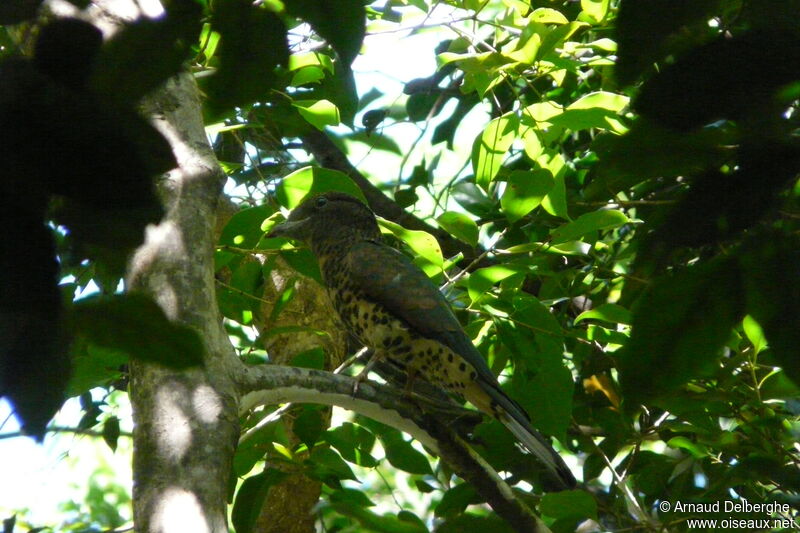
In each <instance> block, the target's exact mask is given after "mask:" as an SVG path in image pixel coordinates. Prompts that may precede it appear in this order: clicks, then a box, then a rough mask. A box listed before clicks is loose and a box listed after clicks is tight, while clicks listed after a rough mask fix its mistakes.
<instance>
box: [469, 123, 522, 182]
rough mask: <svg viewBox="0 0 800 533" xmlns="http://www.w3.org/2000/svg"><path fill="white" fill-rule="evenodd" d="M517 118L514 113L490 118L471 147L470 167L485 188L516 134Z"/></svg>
mask: <svg viewBox="0 0 800 533" xmlns="http://www.w3.org/2000/svg"><path fill="white" fill-rule="evenodd" d="M518 128H519V119H518V117H517V115H516V114H515V113H506V114H505V115H503V116H502V117H498V118H496V119H494V120H492V121H491V122H490V123H489V125H488V126H486V128H485V129H484V130H483V133H481V134H480V135H479V136H478V138H477V139H475V144H474V145H473V147H472V168H473V170H474V171H475V181H476V183H477V184H478V185H480V186H481V187H483V189H484V190H487V189H488V187H489V183H490V182H491V181H492V180H493V179H494V177H495V176H496V175H497V172H498V171H499V170H500V167H501V166H502V164H503V161H504V160H505V158H506V152H508V149H509V148H510V147H511V144H512V143H513V142H514V139H515V138H516V136H517V133H518Z"/></svg>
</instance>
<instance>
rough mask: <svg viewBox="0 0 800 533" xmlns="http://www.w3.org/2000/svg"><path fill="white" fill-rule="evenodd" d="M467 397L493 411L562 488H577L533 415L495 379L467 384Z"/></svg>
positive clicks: (478, 406)
mask: <svg viewBox="0 0 800 533" xmlns="http://www.w3.org/2000/svg"><path fill="white" fill-rule="evenodd" d="M465 392H466V397H467V399H468V400H469V401H470V402H471V403H472V404H473V405H475V406H476V407H477V408H478V409H480V410H482V411H484V412H486V413H490V414H493V415H494V416H495V418H497V419H498V420H499V421H500V422H502V423H503V425H504V426H506V427H507V428H508V430H509V431H511V433H513V434H514V436H515V437H516V438H517V440H518V441H519V442H520V444H522V445H523V446H524V447H525V448H526V449H527V450H528V451H529V452H531V453H532V454H533V455H534V456H535V457H536V458H537V459H538V460H539V462H540V463H541V464H542V466H544V467H545V468H546V469H547V472H548V473H549V474H550V477H551V478H552V479H553V481H554V482H556V483H557V487H558V489H559V490H565V489H571V488H574V487H575V485H576V484H577V481H576V480H575V476H573V475H572V472H571V471H570V469H569V467H568V466H567V464H566V463H565V462H564V460H563V459H562V458H561V456H560V455H558V453H557V452H556V451H555V450H554V449H553V447H552V446H551V445H550V442H549V441H548V440H547V439H545V438H544V437H543V436H542V434H541V433H539V432H538V431H536V430H535V429H533V427H532V426H531V424H530V421H529V420H530V418H529V417H528V414H527V413H526V412H525V410H524V409H523V408H522V406H521V405H519V404H518V403H517V402H515V401H514V400H512V399H511V398H510V397H509V396H508V395H507V394H506V393H505V392H504V391H503V390H502V389H501V388H500V386H499V385H498V384H496V383H488V382H486V381H485V380H478V381H477V382H476V383H475V387H474V388H473V387H468V388H467V390H466V391H465Z"/></svg>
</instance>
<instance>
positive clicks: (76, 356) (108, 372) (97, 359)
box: [66, 341, 128, 397]
mask: <svg viewBox="0 0 800 533" xmlns="http://www.w3.org/2000/svg"><path fill="white" fill-rule="evenodd" d="M71 350H72V373H71V375H70V377H69V384H68V385H67V390H66V397H71V396H77V395H78V394H81V393H83V392H86V391H88V390H89V389H93V388H94V387H101V386H104V385H107V384H108V383H110V382H111V381H113V380H115V379H118V378H119V377H120V376H121V375H122V371H121V370H120V367H122V365H124V364H126V363H127V362H128V356H127V354H126V353H124V352H120V351H117V350H114V349H106V348H103V347H101V346H97V345H95V344H90V343H87V342H85V341H74V342H73V343H72V346H71Z"/></svg>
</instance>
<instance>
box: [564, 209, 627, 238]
mask: <svg viewBox="0 0 800 533" xmlns="http://www.w3.org/2000/svg"><path fill="white" fill-rule="evenodd" d="M628 222H630V219H629V218H628V217H627V216H626V215H625V213H623V212H622V211H618V210H616V209H604V210H601V211H592V212H589V213H585V214H583V215H581V216H579V217H578V218H576V219H575V220H573V221H572V222H567V223H566V224H564V225H563V226H561V227H559V228H556V229H554V230H553V231H552V233H551V234H550V237H551V239H552V242H553V244H558V243H562V242H567V241H573V240H575V239H577V238H578V237H582V236H584V235H586V234H587V233H591V232H593V231H602V230H608V229H613V228H618V227H620V226H622V225H623V224H627V223H628Z"/></svg>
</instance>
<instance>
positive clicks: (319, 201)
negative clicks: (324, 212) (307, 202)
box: [314, 196, 328, 207]
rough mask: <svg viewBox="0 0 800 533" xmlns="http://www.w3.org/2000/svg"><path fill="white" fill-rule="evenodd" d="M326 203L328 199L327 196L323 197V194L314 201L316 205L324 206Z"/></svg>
mask: <svg viewBox="0 0 800 533" xmlns="http://www.w3.org/2000/svg"><path fill="white" fill-rule="evenodd" d="M327 203H328V199H327V198H325V197H324V196H320V197H319V198H317V200H316V201H315V202H314V204H315V205H316V206H317V207H325V205H326V204H327Z"/></svg>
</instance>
